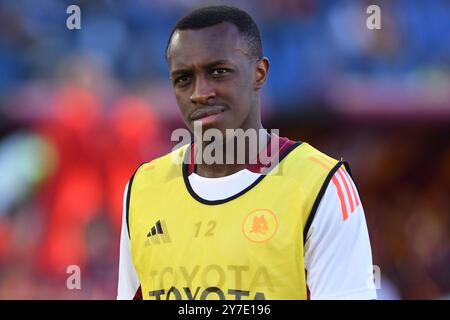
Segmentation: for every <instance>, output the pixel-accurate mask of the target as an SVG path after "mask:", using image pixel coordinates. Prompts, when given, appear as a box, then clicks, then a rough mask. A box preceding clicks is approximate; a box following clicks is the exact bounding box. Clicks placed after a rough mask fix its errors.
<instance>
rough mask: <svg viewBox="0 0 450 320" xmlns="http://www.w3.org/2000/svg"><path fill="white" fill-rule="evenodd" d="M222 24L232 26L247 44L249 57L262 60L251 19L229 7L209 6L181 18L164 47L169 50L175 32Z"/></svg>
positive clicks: (256, 29)
mask: <svg viewBox="0 0 450 320" xmlns="http://www.w3.org/2000/svg"><path fill="white" fill-rule="evenodd" d="M222 22H229V23H232V24H234V25H235V26H236V27H237V29H238V30H239V33H240V35H241V37H242V38H243V39H244V40H245V41H246V42H247V45H248V49H249V53H250V55H252V56H254V57H256V58H262V56H263V52H262V51H263V50H262V43H261V35H260V33H259V29H258V26H257V25H256V23H255V21H254V20H253V18H252V17H251V16H250V15H249V14H248V13H247V12H245V11H243V10H241V9H238V8H236V7H230V6H210V7H204V8H200V9H197V10H195V11H192V12H191V13H189V14H187V15H186V16H184V17H183V18H181V19H180V20H179V21H178V22H177V24H176V25H175V27H174V28H173V29H172V32H171V33H170V36H169V40H168V42H167V46H166V58H167V50H168V49H169V45H170V41H171V39H172V36H173V34H174V33H175V31H177V30H191V29H193V30H196V29H202V28H206V27H211V26H215V25H217V24H219V23H222Z"/></svg>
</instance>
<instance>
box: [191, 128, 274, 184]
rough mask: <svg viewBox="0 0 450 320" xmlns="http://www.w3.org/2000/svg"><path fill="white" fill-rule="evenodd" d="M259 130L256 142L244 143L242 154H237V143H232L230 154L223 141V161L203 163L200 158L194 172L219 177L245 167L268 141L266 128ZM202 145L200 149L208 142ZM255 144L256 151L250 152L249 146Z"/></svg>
mask: <svg viewBox="0 0 450 320" xmlns="http://www.w3.org/2000/svg"><path fill="white" fill-rule="evenodd" d="M259 130H263V131H262V134H261V135H260V134H259ZM259 130H256V132H257V134H256V139H257V142H256V143H254V142H253V143H245V148H244V149H243V150H244V155H240V154H239V152H242V151H240V150H237V149H236V148H237V143H234V144H233V146H234V150H233V152H232V156H230V152H231V150H230V148H227V146H229V144H227V143H225V144H223V146H222V147H223V152H222V153H223V158H222V160H223V161H221V163H212V164H208V163H205V161H203V160H204V159H203V158H202V161H200V163H198V164H197V165H196V173H197V174H198V175H200V176H202V177H206V178H219V177H225V176H228V175H231V174H233V173H236V172H238V171H241V170H243V169H245V168H246V167H247V166H248V164H250V163H253V162H254V161H255V160H256V159H255V158H254V156H257V155H258V154H259V153H260V152H261V151H262V150H264V148H266V146H267V143H268V142H269V141H270V134H269V133H268V132H267V130H265V129H264V128H263V127H262V126H261V128H260V129H259ZM235 142H236V141H235ZM202 146H203V149H202V150H205V148H206V147H207V146H208V144H205V143H203V145H202ZM255 146H257V147H258V150H257V151H256V152H251V150H250V148H254V147H255ZM227 149H228V150H227ZM242 158H244V159H245V161H244V163H242V161H238V160H239V159H242ZM227 159H230V160H232V161H227Z"/></svg>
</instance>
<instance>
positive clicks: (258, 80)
mask: <svg viewBox="0 0 450 320" xmlns="http://www.w3.org/2000/svg"><path fill="white" fill-rule="evenodd" d="M269 66H270V62H269V59H267V58H266V57H262V58H261V59H260V60H259V61H258V62H257V63H256V65H255V89H261V87H262V86H263V85H264V83H265V82H266V80H267V76H268V73H269Z"/></svg>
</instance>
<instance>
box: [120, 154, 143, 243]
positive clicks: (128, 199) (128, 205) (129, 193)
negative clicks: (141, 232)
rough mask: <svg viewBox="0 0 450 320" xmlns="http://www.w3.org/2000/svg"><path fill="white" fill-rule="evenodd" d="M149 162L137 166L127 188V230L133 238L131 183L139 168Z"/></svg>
mask: <svg viewBox="0 0 450 320" xmlns="http://www.w3.org/2000/svg"><path fill="white" fill-rule="evenodd" d="M146 163H148V162H143V163H141V164H140V165H139V167H137V169H136V170H135V171H134V172H133V175H132V176H131V178H130V181H129V182H128V188H127V202H126V205H125V206H126V222H127V231H128V238H129V239H131V235H130V197H131V185H132V184H133V179H134V176H135V175H136V173H137V172H138V170H139V169H140V168H141V167H142V166H143V165H144V164H146Z"/></svg>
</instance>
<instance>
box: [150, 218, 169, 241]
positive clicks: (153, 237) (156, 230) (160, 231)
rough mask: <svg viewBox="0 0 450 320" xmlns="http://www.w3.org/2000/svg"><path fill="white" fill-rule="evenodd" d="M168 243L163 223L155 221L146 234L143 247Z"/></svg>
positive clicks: (165, 227) (167, 234) (167, 235)
mask: <svg viewBox="0 0 450 320" xmlns="http://www.w3.org/2000/svg"><path fill="white" fill-rule="evenodd" d="M169 242H171V239H170V235H169V232H168V230H167V226H166V223H165V221H164V220H162V221H161V220H158V221H156V223H155V225H154V226H153V227H152V228H151V229H150V232H149V233H147V239H146V240H145V245H146V246H148V245H152V244H153V245H154V244H161V243H169Z"/></svg>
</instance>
